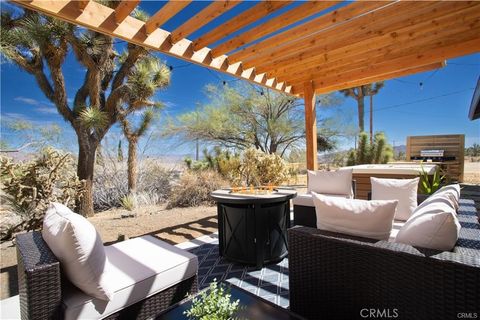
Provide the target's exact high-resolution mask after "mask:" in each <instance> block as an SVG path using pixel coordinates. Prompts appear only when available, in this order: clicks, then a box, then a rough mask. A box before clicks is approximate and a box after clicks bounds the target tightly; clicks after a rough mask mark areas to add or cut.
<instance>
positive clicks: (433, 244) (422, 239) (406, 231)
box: [395, 202, 460, 251]
mask: <svg viewBox="0 0 480 320" xmlns="http://www.w3.org/2000/svg"><path fill="white" fill-rule="evenodd" d="M459 234H460V222H459V221H458V218H457V215H456V214H455V210H454V209H453V208H452V207H451V206H450V205H448V204H446V203H442V202H432V203H429V204H428V205H425V206H422V207H418V208H417V210H415V212H414V214H413V215H412V216H411V217H410V219H408V220H407V222H405V224H404V225H403V227H402V228H401V229H400V231H399V232H398V234H397V237H396V238H395V242H401V243H405V244H409V245H412V246H417V247H422V248H428V249H436V250H444V251H446V250H452V249H453V247H454V246H455V243H456V242H457V240H458V236H459Z"/></svg>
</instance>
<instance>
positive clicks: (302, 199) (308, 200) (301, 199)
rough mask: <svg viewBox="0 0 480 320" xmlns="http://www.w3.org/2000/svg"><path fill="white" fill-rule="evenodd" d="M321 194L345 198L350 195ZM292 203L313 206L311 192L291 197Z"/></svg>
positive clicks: (348, 197)
mask: <svg viewBox="0 0 480 320" xmlns="http://www.w3.org/2000/svg"><path fill="white" fill-rule="evenodd" d="M323 195H324V196H329V197H334V198H347V199H350V198H351V196H350V195H345V194H323ZM292 203H293V205H294V206H305V207H315V204H314V203H313V197H312V194H311V193H303V194H299V195H297V196H296V197H295V198H293V199H292Z"/></svg>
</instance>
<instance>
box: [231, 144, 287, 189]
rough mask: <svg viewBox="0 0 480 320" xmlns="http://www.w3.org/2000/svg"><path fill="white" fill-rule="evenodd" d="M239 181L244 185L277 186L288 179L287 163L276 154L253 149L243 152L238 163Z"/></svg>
mask: <svg viewBox="0 0 480 320" xmlns="http://www.w3.org/2000/svg"><path fill="white" fill-rule="evenodd" d="M239 171H240V177H239V178H240V181H237V183H240V184H242V183H245V184H246V185H267V184H274V185H279V184H281V183H282V182H284V181H286V180H287V179H288V178H289V176H290V175H289V168H288V166H287V163H286V162H285V161H284V160H283V159H282V158H281V157H280V156H278V155H276V154H267V153H264V152H262V151H260V150H258V149H255V148H248V149H246V150H245V151H244V153H243V155H242V159H241V163H240V170H239Z"/></svg>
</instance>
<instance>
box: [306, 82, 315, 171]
mask: <svg viewBox="0 0 480 320" xmlns="http://www.w3.org/2000/svg"><path fill="white" fill-rule="evenodd" d="M303 93H304V100H305V138H306V148H307V150H306V152H307V169H308V170H317V168H318V160H317V114H316V110H315V108H316V106H315V104H316V97H315V91H314V90H313V84H312V82H305V83H304V84H303Z"/></svg>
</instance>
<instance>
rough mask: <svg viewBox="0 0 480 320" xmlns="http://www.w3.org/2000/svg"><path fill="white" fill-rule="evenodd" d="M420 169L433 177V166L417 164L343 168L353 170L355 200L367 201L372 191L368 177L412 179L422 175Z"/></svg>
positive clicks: (369, 165)
mask: <svg viewBox="0 0 480 320" xmlns="http://www.w3.org/2000/svg"><path fill="white" fill-rule="evenodd" d="M422 167H423V170H425V172H427V174H428V175H433V174H434V173H435V170H436V167H437V166H436V165H434V164H426V163H424V164H422V165H420V164H417V163H408V164H407V163H400V164H395V163H389V164H362V165H358V166H351V167H344V168H351V169H353V179H354V180H355V182H356V191H355V198H357V199H367V198H368V193H369V192H370V191H371V190H372V186H371V184H370V177H376V178H388V179H413V178H416V177H418V176H419V175H420V174H421V173H422Z"/></svg>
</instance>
